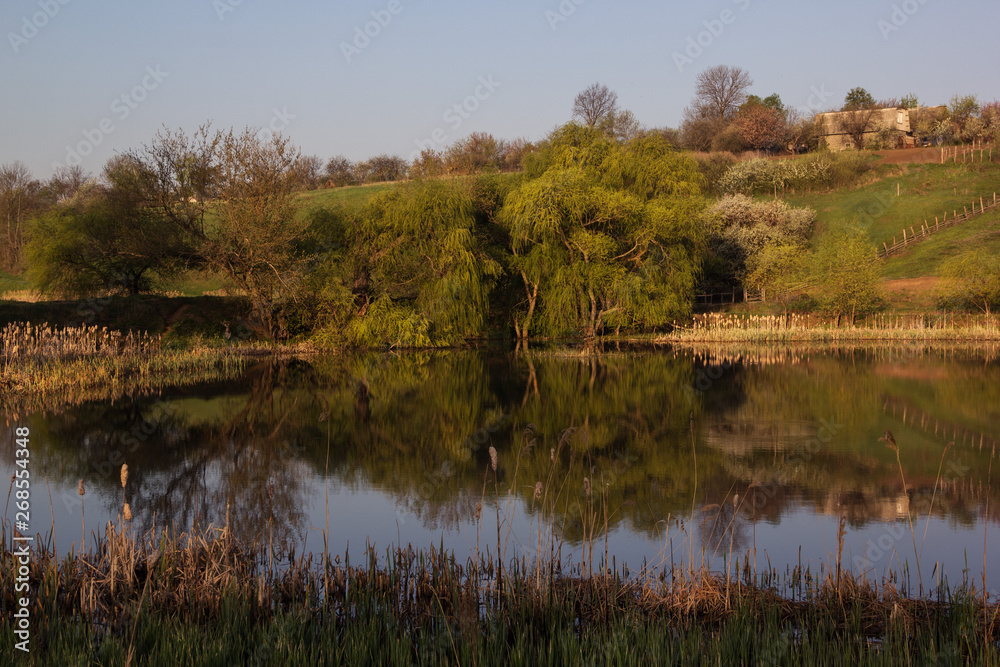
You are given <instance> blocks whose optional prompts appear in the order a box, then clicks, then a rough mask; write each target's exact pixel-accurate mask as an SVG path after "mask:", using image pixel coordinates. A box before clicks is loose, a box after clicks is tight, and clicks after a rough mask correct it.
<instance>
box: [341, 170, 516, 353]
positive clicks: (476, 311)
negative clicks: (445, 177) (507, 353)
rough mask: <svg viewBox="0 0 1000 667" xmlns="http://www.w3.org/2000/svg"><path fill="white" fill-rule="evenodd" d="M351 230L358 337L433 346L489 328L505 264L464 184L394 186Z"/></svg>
mask: <svg viewBox="0 0 1000 667" xmlns="http://www.w3.org/2000/svg"><path fill="white" fill-rule="evenodd" d="M349 234H350V238H349V240H348V244H349V246H350V251H349V252H348V255H349V259H348V260H347V261H348V264H349V268H348V269H347V271H346V273H345V274H344V280H345V281H346V282H349V285H345V287H348V288H349V289H350V290H351V291H352V293H353V304H354V308H355V309H356V312H355V316H354V318H353V321H352V322H351V323H350V325H349V328H348V333H349V335H350V337H351V338H352V339H353V342H356V343H360V344H393V343H399V344H411V345H426V344H431V343H440V342H455V341H458V340H461V339H463V338H467V337H472V336H477V335H480V334H481V333H482V332H483V328H484V325H485V321H486V314H487V311H488V307H489V293H490V290H491V289H492V287H493V284H494V282H495V280H496V278H497V277H498V276H499V275H500V272H501V267H500V265H499V264H498V263H497V262H496V261H495V260H493V259H492V258H490V257H489V256H488V255H487V254H486V253H485V252H484V250H483V247H482V243H481V242H480V241H479V239H478V238H477V235H476V229H475V217H474V208H473V202H472V200H471V198H470V197H469V196H468V193H467V192H466V191H465V190H464V189H463V188H461V187H459V186H456V185H453V184H448V183H444V182H441V181H430V182H418V183H413V184H409V185H404V186H399V187H397V188H394V189H392V190H390V191H388V192H386V193H384V194H382V195H380V196H378V197H376V198H374V199H373V200H372V201H370V202H369V203H368V204H367V205H366V206H365V207H364V208H363V209H362V210H361V212H360V213H359V214H358V215H357V217H356V218H355V219H354V220H353V224H352V225H351V229H350V232H349Z"/></svg>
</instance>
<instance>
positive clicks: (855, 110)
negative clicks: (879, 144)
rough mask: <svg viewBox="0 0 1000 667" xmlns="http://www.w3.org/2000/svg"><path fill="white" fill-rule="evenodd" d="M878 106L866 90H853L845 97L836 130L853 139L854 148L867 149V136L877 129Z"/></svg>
mask: <svg viewBox="0 0 1000 667" xmlns="http://www.w3.org/2000/svg"><path fill="white" fill-rule="evenodd" d="M877 113H878V104H877V103H876V102H875V98H874V97H872V95H871V93H869V92H868V91H867V90H865V89H864V88H852V89H851V90H850V91H849V92H848V93H847V95H846V97H844V106H843V107H842V109H841V113H840V114H838V115H837V117H836V118H837V122H836V128H835V129H837V130H838V131H840V132H843V133H844V134H846V135H847V136H849V137H850V138H851V142H852V143H853V144H854V147H855V148H856V149H858V150H861V149H863V148H864V147H865V135H866V134H868V133H869V132H871V131H873V130H874V129H875V127H874V126H875V116H876V114H877Z"/></svg>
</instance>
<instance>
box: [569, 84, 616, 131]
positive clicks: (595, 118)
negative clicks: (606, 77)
mask: <svg viewBox="0 0 1000 667" xmlns="http://www.w3.org/2000/svg"><path fill="white" fill-rule="evenodd" d="M617 110H618V94H617V93H615V92H614V91H613V90H611V89H610V88H608V87H607V86H605V85H604V84H603V83H595V84H593V85H591V86H589V87H588V88H586V89H585V90H583V91H582V92H581V93H579V94H578V95H577V96H576V98H575V99H574V100H573V118H579V119H580V121H581V122H583V124H584V125H586V126H587V127H597V125H598V124H600V123H601V121H603V120H605V119H607V118H611V117H613V116H614V114H615V112H616V111H617Z"/></svg>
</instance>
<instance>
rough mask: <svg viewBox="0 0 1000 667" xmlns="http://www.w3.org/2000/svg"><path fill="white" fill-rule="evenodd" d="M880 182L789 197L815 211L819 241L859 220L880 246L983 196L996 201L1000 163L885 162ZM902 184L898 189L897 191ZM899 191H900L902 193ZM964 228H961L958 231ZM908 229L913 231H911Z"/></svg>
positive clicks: (816, 235)
mask: <svg viewBox="0 0 1000 667" xmlns="http://www.w3.org/2000/svg"><path fill="white" fill-rule="evenodd" d="M876 173H877V175H878V178H877V180H874V181H872V180H871V179H869V182H868V183H867V184H865V185H862V186H859V187H855V188H850V189H846V190H844V189H840V190H833V191H830V192H824V193H818V194H806V195H802V194H800V195H786V197H785V198H786V200H787V201H788V202H789V203H790V204H792V205H794V206H809V207H811V208H813V209H815V210H816V214H817V218H816V222H817V224H816V229H815V232H814V235H813V239H814V241H815V240H816V239H818V238H820V236H821V235H823V234H825V233H826V232H828V231H830V230H831V229H836V228H837V227H838V226H841V225H844V224H846V223H849V222H851V221H852V220H857V221H858V222H860V223H861V224H863V225H865V226H866V227H867V228H868V234H869V235H870V236H871V238H872V241H874V242H875V243H876V244H877V245H879V246H881V245H882V243H883V242H885V243H888V244H892V242H893V238H894V237H895V238H896V239H898V240H900V241H901V240H902V238H903V234H902V230H903V228H904V227H905V228H906V229H907V230H909V228H910V226H911V225H912V226H913V227H914V229H916V230H919V229H920V223H921V222H923V221H924V220H929V221H930V222H931V223H933V222H934V216H935V215H937V216H943V215H944V213H945V211H947V212H948V217H949V218H950V217H952V215H953V214H954V211H956V210H957V211H958V212H959V213H961V212H962V208H963V206H971V204H972V201H973V200H975V201H977V202H978V201H979V198H980V197H983V198H986V197H989V198H990V199H992V196H993V193H994V192H997V193H1000V164H997V163H993V164H990V163H985V164H979V163H976V164H961V163H960V164H945V165H938V164H908V165H885V166H883V167H882V168H880V169H879V170H878V171H877V172H876ZM897 187H898V190H897ZM897 192H898V193H899V194H898V195H897ZM962 229H964V226H963V227H959V228H956V230H955V231H956V232H957V233H958V234H959V235H962V234H964V232H962ZM907 233H909V232H907Z"/></svg>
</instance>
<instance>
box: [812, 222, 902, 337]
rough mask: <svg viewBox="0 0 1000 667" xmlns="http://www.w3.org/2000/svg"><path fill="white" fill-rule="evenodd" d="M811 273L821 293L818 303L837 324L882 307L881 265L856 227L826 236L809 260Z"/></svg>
mask: <svg viewBox="0 0 1000 667" xmlns="http://www.w3.org/2000/svg"><path fill="white" fill-rule="evenodd" d="M812 269H813V270H812V273H813V276H814V278H816V279H817V280H818V281H819V283H820V286H821V288H822V290H823V294H822V297H821V301H822V303H823V305H824V306H825V309H826V311H827V312H828V313H830V314H831V315H834V316H836V318H837V323H838V324H840V320H841V318H842V317H845V316H846V317H849V318H850V321H851V324H854V322H855V320H856V319H857V318H858V317H864V316H866V315H869V314H871V313H873V312H876V311H877V310H878V309H879V308H881V307H882V305H883V303H884V299H883V298H882V288H881V279H882V262H881V261H880V260H879V258H878V253H877V252H876V250H875V244H874V243H872V242H871V239H869V238H868V234H867V233H865V231H864V229H862V228H861V227H860V226H858V225H851V226H849V227H847V228H845V229H843V230H841V231H839V232H833V233H830V234H827V235H826V236H825V237H824V238H823V240H822V242H821V244H820V246H819V248H817V250H816V253H815V255H814V257H813V267H812Z"/></svg>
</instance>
